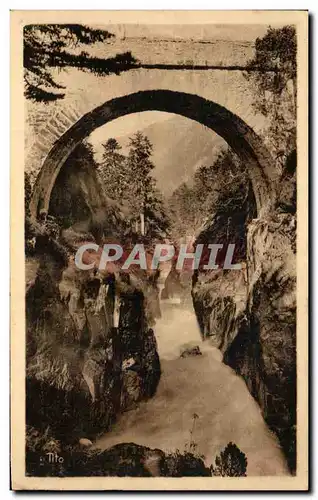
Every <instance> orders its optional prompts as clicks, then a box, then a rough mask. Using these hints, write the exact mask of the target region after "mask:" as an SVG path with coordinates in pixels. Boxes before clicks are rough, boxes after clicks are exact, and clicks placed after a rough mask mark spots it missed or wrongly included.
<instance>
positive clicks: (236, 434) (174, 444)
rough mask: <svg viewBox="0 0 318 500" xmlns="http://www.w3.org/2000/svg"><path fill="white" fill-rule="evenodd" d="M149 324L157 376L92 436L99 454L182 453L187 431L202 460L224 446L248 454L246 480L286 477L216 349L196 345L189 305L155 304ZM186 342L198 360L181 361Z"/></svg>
mask: <svg viewBox="0 0 318 500" xmlns="http://www.w3.org/2000/svg"><path fill="white" fill-rule="evenodd" d="M162 313H163V314H162V318H161V319H160V320H158V322H157V324H156V326H155V333H156V338H157V342H158V350H159V355H160V360H161V368H162V376H161V380H160V383H159V386H158V389H157V393H156V394H155V396H154V397H153V398H152V399H151V400H149V401H146V402H142V403H140V404H139V406H138V408H136V409H133V410H130V411H127V412H126V413H124V414H123V415H121V416H120V417H119V419H118V421H117V423H116V424H115V425H114V426H113V428H112V430H111V431H110V432H108V433H107V434H105V435H104V436H102V437H101V438H99V439H98V440H97V442H96V443H95V445H97V446H98V447H99V448H101V449H105V448H108V447H110V446H113V445H115V444H118V443H122V442H134V443H137V444H140V445H144V446H148V447H150V448H160V449H162V450H164V451H175V450H176V449H178V450H180V451H184V450H185V449H186V448H187V446H189V442H190V431H191V430H192V429H193V415H194V414H196V415H197V416H198V418H196V420H195V428H194V431H193V434H192V440H193V441H194V442H195V443H196V444H197V452H198V453H199V454H202V455H204V457H205V463H206V464H207V465H210V464H211V463H212V462H214V459H215V456H216V454H218V453H219V452H220V450H221V449H223V448H224V447H225V446H226V445H227V444H228V443H229V442H230V441H232V442H234V443H235V444H236V445H237V446H238V447H239V448H240V449H241V450H242V451H243V452H244V453H245V454H246V456H247V460H248V467H247V474H248V475H262V476H264V475H288V474H289V473H288V469H287V465H286V462H285V459H284V457H283V454H282V452H281V449H280V447H279V444H278V441H277V439H276V437H275V436H274V435H273V434H272V433H271V432H270V431H269V429H268V427H267V426H266V424H265V422H264V419H263V417H262V415H261V411H260V409H259V406H258V405H257V403H256V402H255V400H254V399H253V397H252V396H251V395H250V393H249V391H248V389H247V387H246V385H245V383H244V381H243V379H242V378H241V377H239V376H237V375H236V374H235V372H234V371H233V370H232V369H231V368H230V367H228V366H226V365H225V364H223V363H222V355H221V353H220V351H219V350H218V349H216V348H215V347H212V346H211V345H209V343H208V341H204V342H203V341H202V340H201V337H200V333H199V329H198V326H197V321H196V317H195V314H194V311H193V309H192V308H191V306H188V307H187V308H185V307H182V306H181V305H172V304H171V303H162ZM185 344H187V345H199V347H200V350H201V352H202V356H192V357H187V358H181V357H180V352H181V351H182V350H184V346H185Z"/></svg>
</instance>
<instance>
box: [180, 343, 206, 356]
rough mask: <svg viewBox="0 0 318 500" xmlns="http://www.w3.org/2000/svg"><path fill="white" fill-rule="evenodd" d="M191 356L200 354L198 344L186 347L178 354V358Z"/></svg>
mask: <svg viewBox="0 0 318 500" xmlns="http://www.w3.org/2000/svg"><path fill="white" fill-rule="evenodd" d="M191 356H202V352H201V350H200V347H199V346H198V345H197V346H194V347H188V348H187V349H185V350H184V351H183V352H182V353H181V354H180V358H188V357H191Z"/></svg>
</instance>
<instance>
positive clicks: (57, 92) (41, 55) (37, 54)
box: [23, 24, 137, 103]
mask: <svg viewBox="0 0 318 500" xmlns="http://www.w3.org/2000/svg"><path fill="white" fill-rule="evenodd" d="M113 36H114V35H113V34H112V33H109V32H108V31H106V30H100V29H93V28H89V27H88V26H83V25H81V24H32V25H27V26H25V27H24V51H23V64H24V81H25V96H26V98H27V99H31V100H33V101H38V102H45V103H48V102H50V101H56V100H57V99H63V97H64V96H65V94H64V93H63V92H61V91H62V90H63V89H65V87H64V86H63V85H61V84H60V83H58V82H56V80H55V79H54V77H53V72H52V70H53V69H54V68H59V69H67V68H78V69H79V70H82V71H85V72H90V73H94V74H95V75H98V76H105V75H110V74H112V73H113V74H116V75H118V74H120V73H121V72H122V71H127V70H129V69H131V68H132V67H133V66H134V65H135V63H136V62H137V61H136V59H135V58H134V57H133V56H132V55H131V52H125V53H123V54H117V55H115V56H114V57H108V58H107V57H106V58H99V57H94V56H92V55H90V54H89V53H88V52H86V51H84V50H81V49H83V47H89V46H91V45H94V44H95V43H104V44H105V47H107V41H108V40H109V39H110V38H112V37H113Z"/></svg>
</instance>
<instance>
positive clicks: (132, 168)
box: [127, 132, 155, 235]
mask: <svg viewBox="0 0 318 500" xmlns="http://www.w3.org/2000/svg"><path fill="white" fill-rule="evenodd" d="M129 146H130V151H129V155H128V161H127V165H128V173H129V178H130V180H131V208H132V215H133V217H134V218H135V220H136V229H137V227H138V219H139V221H140V232H141V234H142V235H144V234H145V208H146V207H145V204H146V196H147V190H148V189H149V175H150V173H151V171H152V170H153V169H154V167H155V166H154V164H153V163H152V161H151V155H152V151H153V147H152V144H151V143H150V141H149V139H148V137H146V136H144V135H143V134H142V133H141V132H137V133H136V134H135V135H134V136H133V137H132V138H131V139H130V142H129Z"/></svg>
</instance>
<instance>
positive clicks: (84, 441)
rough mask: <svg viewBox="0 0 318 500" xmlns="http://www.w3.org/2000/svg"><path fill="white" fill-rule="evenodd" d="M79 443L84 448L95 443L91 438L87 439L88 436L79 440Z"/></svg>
mask: <svg viewBox="0 0 318 500" xmlns="http://www.w3.org/2000/svg"><path fill="white" fill-rule="evenodd" d="M78 444H79V445H80V446H82V447H83V448H90V447H91V446H93V443H92V441H91V440H90V439H87V438H81V439H80V440H79V442H78Z"/></svg>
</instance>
